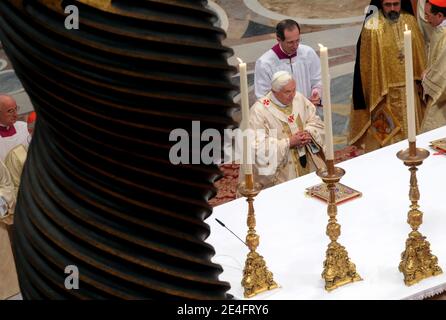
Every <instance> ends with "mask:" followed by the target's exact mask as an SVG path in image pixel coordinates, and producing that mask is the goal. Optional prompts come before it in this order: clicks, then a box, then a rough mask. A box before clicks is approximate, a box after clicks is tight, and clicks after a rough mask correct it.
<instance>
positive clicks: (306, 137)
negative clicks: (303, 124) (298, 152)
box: [290, 131, 311, 148]
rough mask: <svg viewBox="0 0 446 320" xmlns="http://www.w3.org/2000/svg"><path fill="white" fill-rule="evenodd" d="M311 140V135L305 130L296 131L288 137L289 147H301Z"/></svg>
mask: <svg viewBox="0 0 446 320" xmlns="http://www.w3.org/2000/svg"><path fill="white" fill-rule="evenodd" d="M310 141H311V135H310V133H308V132H307V131H298V132H296V133H295V134H293V135H292V136H291V137H290V148H295V147H297V148H301V147H303V146H305V145H307V144H308V143H310Z"/></svg>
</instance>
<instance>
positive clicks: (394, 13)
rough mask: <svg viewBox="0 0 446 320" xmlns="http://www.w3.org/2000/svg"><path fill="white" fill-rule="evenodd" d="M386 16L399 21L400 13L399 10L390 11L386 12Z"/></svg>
mask: <svg viewBox="0 0 446 320" xmlns="http://www.w3.org/2000/svg"><path fill="white" fill-rule="evenodd" d="M384 17H386V18H387V19H389V20H390V21H392V22H397V21H398V19H399V18H400V13H399V12H397V11H389V12H388V13H384Z"/></svg>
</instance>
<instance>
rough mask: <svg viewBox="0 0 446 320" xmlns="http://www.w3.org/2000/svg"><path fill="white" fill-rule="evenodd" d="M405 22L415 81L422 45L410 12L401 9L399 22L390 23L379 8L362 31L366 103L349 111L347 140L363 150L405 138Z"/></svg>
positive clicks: (420, 67)
mask: <svg viewBox="0 0 446 320" xmlns="http://www.w3.org/2000/svg"><path fill="white" fill-rule="evenodd" d="M405 24H407V26H408V28H409V29H410V30H412V50H413V68H414V80H421V75H422V73H423V71H424V68H425V65H426V55H425V47H424V40H423V37H422V35H421V32H420V30H419V28H418V25H417V21H416V20H415V18H414V17H413V16H412V15H410V14H408V13H405V12H401V15H400V17H399V19H398V21H397V22H395V23H392V22H390V21H389V20H388V19H386V18H385V17H384V15H383V14H382V12H381V11H380V12H379V15H378V16H377V18H371V19H369V20H368V21H367V22H366V23H365V24H364V28H363V30H362V33H361V46H360V50H361V52H360V67H361V80H362V89H363V94H364V98H365V104H366V106H365V108H364V109H358V110H352V112H351V115H350V136H349V143H350V144H355V145H357V146H360V147H364V148H365V150H366V152H368V151H372V150H375V149H378V148H380V147H383V146H386V145H389V144H392V143H395V142H398V141H400V140H403V139H406V138H407V112H406V92H405V90H406V87H405V59H404V33H403V32H404V30H405V27H404V26H405ZM412 85H415V83H414V84H412ZM417 92H418V90H417V89H416V88H415V103H416V120H417V130H419V128H420V125H421V120H422V118H423V113H424V107H422V105H421V98H420V96H419V95H418V94H417ZM363 107H364V106H363Z"/></svg>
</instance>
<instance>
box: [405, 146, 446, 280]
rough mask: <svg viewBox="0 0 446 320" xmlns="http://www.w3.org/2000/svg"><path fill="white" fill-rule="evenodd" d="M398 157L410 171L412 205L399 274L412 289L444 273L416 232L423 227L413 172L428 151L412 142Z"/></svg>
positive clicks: (423, 238)
mask: <svg viewBox="0 0 446 320" xmlns="http://www.w3.org/2000/svg"><path fill="white" fill-rule="evenodd" d="M397 157H398V158H399V159H400V160H402V161H403V162H404V164H405V165H406V166H408V167H409V170H410V191H409V199H410V201H411V203H412V204H411V206H410V211H409V213H408V217H407V223H409V225H410V226H411V228H412V232H410V233H409V238H408V239H407V240H406V249H405V250H404V251H403V252H402V253H401V262H400V265H399V268H398V269H399V270H400V272H402V273H403V274H404V283H405V284H406V285H407V286H411V285H413V284H415V283H418V282H420V281H421V280H423V279H426V278H429V277H432V276H436V275H439V274H441V273H443V271H442V270H441V268H440V267H439V266H438V259H437V257H436V256H434V255H433V254H432V253H431V250H430V243H429V242H428V241H427V240H426V237H424V236H423V235H422V234H421V233H420V232H419V231H418V228H419V227H420V226H421V224H422V223H423V212H421V211H420V210H418V208H419V207H420V206H419V205H418V201H419V200H420V191H419V189H418V181H417V176H416V172H417V171H418V169H417V167H418V166H420V165H421V164H422V163H423V161H424V160H425V159H426V158H427V157H429V151H427V150H425V149H421V148H416V145H415V142H411V143H409V149H407V150H403V151H400V152H398V153H397Z"/></svg>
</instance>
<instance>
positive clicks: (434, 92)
mask: <svg viewBox="0 0 446 320" xmlns="http://www.w3.org/2000/svg"><path fill="white" fill-rule="evenodd" d="M427 65H428V67H427V70H426V75H425V77H424V79H423V89H424V94H425V95H427V96H428V98H427V107H426V115H425V117H424V119H423V123H422V125H421V132H426V131H429V130H433V129H436V128H439V127H442V126H444V125H446V23H442V25H441V26H438V27H437V28H435V29H434V30H433V31H432V37H431V47H430V49H429V59H428V62H427Z"/></svg>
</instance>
